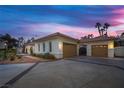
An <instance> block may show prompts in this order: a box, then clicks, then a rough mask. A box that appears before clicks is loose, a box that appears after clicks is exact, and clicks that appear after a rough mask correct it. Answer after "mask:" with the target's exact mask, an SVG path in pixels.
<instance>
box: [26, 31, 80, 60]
mask: <svg viewBox="0 0 124 93" xmlns="http://www.w3.org/2000/svg"><path fill="white" fill-rule="evenodd" d="M78 41H79V40H78V39H75V38H72V37H70V36H67V35H64V34H62V33H59V32H57V33H54V34H50V35H48V36H45V37H42V38H39V39H37V40H34V42H33V45H29V44H28V45H27V46H26V49H27V53H28V54H30V52H29V49H30V48H31V47H33V53H35V54H45V53H50V54H52V55H54V56H55V57H56V58H58V59H59V58H68V57H73V56H77V55H78V50H79V46H78Z"/></svg>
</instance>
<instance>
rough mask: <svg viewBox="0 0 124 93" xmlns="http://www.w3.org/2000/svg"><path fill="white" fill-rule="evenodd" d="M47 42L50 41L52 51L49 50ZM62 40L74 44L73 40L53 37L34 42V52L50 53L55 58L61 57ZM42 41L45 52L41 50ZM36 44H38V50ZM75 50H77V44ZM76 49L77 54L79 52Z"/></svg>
mask: <svg viewBox="0 0 124 93" xmlns="http://www.w3.org/2000/svg"><path fill="white" fill-rule="evenodd" d="M49 42H51V43H52V51H51V52H50V51H49ZM63 42H65V43H70V44H76V45H77V43H76V42H75V41H71V40H67V39H63V38H59V39H53V40H47V41H44V42H39V43H35V52H34V53H36V54H40V53H41V54H44V53H50V54H53V55H54V56H55V57H56V58H63ZM43 43H45V52H43ZM38 44H40V51H38ZM77 50H78V51H79V48H78V45H77ZM78 51H77V55H78V54H79V53H78Z"/></svg>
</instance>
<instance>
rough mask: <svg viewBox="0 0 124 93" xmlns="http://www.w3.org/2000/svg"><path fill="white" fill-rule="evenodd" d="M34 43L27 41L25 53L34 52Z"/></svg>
mask: <svg viewBox="0 0 124 93" xmlns="http://www.w3.org/2000/svg"><path fill="white" fill-rule="evenodd" d="M34 52H35V51H34V43H33V42H31V43H27V44H25V53H27V54H34Z"/></svg>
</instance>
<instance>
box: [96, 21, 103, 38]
mask: <svg viewBox="0 0 124 93" xmlns="http://www.w3.org/2000/svg"><path fill="white" fill-rule="evenodd" d="M101 26H102V25H101V24H100V23H99V22H97V23H96V25H95V27H96V28H97V29H98V31H99V35H100V36H101Z"/></svg>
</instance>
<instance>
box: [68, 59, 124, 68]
mask: <svg viewBox="0 0 124 93" xmlns="http://www.w3.org/2000/svg"><path fill="white" fill-rule="evenodd" d="M66 60H71V61H78V62H83V63H89V64H97V65H104V66H111V67H115V68H118V69H121V70H124V67H121V66H117V65H112V64H104V63H97V62H89V61H86V60H84V61H80V60H76V59H66Z"/></svg>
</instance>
